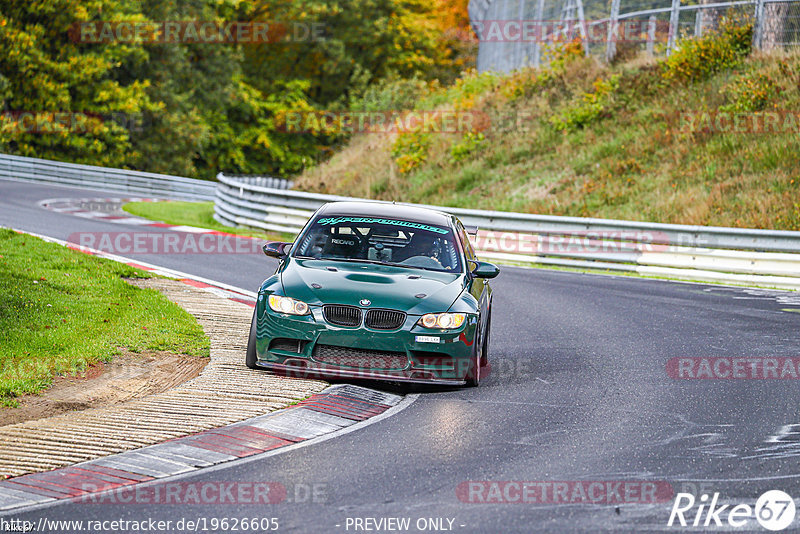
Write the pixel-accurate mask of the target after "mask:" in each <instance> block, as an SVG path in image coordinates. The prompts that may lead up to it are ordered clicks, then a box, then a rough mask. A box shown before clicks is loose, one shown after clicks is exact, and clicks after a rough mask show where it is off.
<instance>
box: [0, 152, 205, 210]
mask: <svg viewBox="0 0 800 534" xmlns="http://www.w3.org/2000/svg"><path fill="white" fill-rule="evenodd" d="M0 178H5V179H10V180H20V181H25V182H40V183H46V184H54V185H67V186H71V187H80V188H84V189H99V190H101V191H112V192H115V193H124V194H135V195H144V196H150V197H157V198H169V199H175V200H197V201H210V200H213V199H214V190H215V184H214V182H210V181H207V180H195V179H192V178H182V177H179V176H169V175H166V174H155V173H152V172H140V171H129V170H125V169H111V168H106V167H94V166H92V165H77V164H74V163H63V162H60V161H52V160H47V159H38V158H26V157H22V156H11V155H8V154H0Z"/></svg>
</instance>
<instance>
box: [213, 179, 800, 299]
mask: <svg viewBox="0 0 800 534" xmlns="http://www.w3.org/2000/svg"><path fill="white" fill-rule="evenodd" d="M217 180H218V184H217V194H216V202H215V215H214V217H215V218H216V219H217V220H218V221H219V222H221V223H223V224H227V225H231V226H246V227H251V228H258V229H262V230H267V231H279V232H287V233H297V232H299V231H300V229H301V228H302V227H303V225H304V224H305V222H306V221H307V220H308V217H309V216H310V215H311V214H312V212H313V211H314V210H316V209H317V208H318V207H320V206H321V205H322V204H324V203H326V202H332V201H337V200H363V199H355V198H350V197H341V196H334V195H321V194H316V193H304V192H300V191H291V190H282V189H274V188H270V187H264V186H262V185H258V184H257V183H256V182H255V179H253V178H234V177H230V176H225V175H224V174H221V173H220V174H219V175H217ZM424 207H431V208H435V209H440V210H443V211H447V212H449V213H452V214H454V215H457V216H458V217H459V218H460V219H461V220H462V221H463V222H464V223H465V224H467V225H472V226H478V227H479V228H480V229H481V231H480V232H479V233H478V235H477V236H476V237H475V238H474V244H475V246H476V248H477V249H478V251H479V252H480V254H481V256H482V257H484V258H487V259H492V260H495V261H499V262H501V263H511V264H523V265H525V264H543V265H556V266H564V267H576V268H594V269H608V270H615V271H631V272H637V273H640V274H645V275H649V276H663V277H671V278H679V279H690V280H701V281H708V282H719V283H737V284H744V285H761V286H765V287H775V288H781V289H800V232H792V231H776V230H756V229H747V228H723V227H713V226H686V225H677V224H658V223H645V222H633V221H618V220H609V219H591V218H581V217H557V216H550V215H531V214H524V213H508V212H499V211H483V210H469V209H462V208H441V207H436V206H424Z"/></svg>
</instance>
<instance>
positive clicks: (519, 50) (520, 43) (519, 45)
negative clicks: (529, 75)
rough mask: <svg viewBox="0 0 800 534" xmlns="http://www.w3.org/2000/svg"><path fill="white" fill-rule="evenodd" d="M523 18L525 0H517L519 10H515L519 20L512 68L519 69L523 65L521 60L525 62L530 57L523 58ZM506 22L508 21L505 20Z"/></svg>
mask: <svg viewBox="0 0 800 534" xmlns="http://www.w3.org/2000/svg"><path fill="white" fill-rule="evenodd" d="M524 19H525V0H519V11H518V12H517V20H519V25H520V26H519V41H517V46H515V47H514V52H515V54H514V55H515V56H516V57H515V61H514V65H513V66H512V70H513V69H519V68H522V67H523V62H525V63H527V62H528V61H530V59H528V60H526V58H525V41H524V40H523V39H522V21H523V20H524ZM506 24H508V21H506Z"/></svg>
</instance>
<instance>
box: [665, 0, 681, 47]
mask: <svg viewBox="0 0 800 534" xmlns="http://www.w3.org/2000/svg"><path fill="white" fill-rule="evenodd" d="M680 17H681V0H672V10H671V11H670V13H669V39H667V55H669V54H670V53H671V52H672V49H673V48H675V43H676V42H677V41H678V23H679V22H680Z"/></svg>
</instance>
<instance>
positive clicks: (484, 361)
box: [481, 308, 492, 367]
mask: <svg viewBox="0 0 800 534" xmlns="http://www.w3.org/2000/svg"><path fill="white" fill-rule="evenodd" d="M491 332H492V309H491V308H489V317H488V318H487V319H486V328H485V329H484V331H483V349H482V350H481V367H486V366H487V365H489V336H490V335H491Z"/></svg>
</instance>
